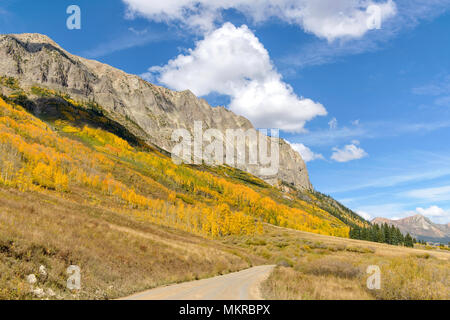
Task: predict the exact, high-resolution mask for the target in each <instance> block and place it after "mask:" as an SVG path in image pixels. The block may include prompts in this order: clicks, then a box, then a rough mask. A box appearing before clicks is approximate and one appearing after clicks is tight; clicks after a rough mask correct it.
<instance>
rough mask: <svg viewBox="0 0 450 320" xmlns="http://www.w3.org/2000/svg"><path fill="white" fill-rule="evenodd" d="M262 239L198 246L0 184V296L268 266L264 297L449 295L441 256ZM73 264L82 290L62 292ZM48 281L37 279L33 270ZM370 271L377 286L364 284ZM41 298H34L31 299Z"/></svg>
mask: <svg viewBox="0 0 450 320" xmlns="http://www.w3.org/2000/svg"><path fill="white" fill-rule="evenodd" d="M264 229H265V233H264V235H255V236H228V237H225V238H223V239H217V240H208V239H205V238H202V237H198V236H195V235H192V234H189V233H186V232H182V231H180V230H176V229H170V228H166V227H161V226H157V225H153V224H151V223H148V222H143V221H140V220H139V219H136V217H134V216H133V215H124V214H122V213H117V212H116V210H114V208H105V207H103V206H102V205H101V203H100V204H99V203H92V202H90V201H89V199H87V198H86V197H85V196H84V195H82V194H76V193H71V194H70V195H61V194H57V193H54V192H51V191H49V192H36V193H33V192H27V193H22V192H20V191H17V190H15V189H9V188H0V288H1V289H0V299H37V298H38V297H36V296H35V295H33V294H32V293H31V292H30V289H31V288H30V284H29V283H28V282H27V279H26V276H27V275H29V274H36V275H37V276H38V283H37V284H36V285H35V286H36V287H39V288H42V289H44V290H45V292H47V291H48V289H51V290H52V291H53V292H54V293H55V296H46V297H45V298H50V299H114V298H118V297H122V296H126V295H129V294H132V293H135V292H139V291H142V290H145V289H149V288H153V287H157V286H161V285H165V284H169V283H177V282H182V281H189V280H194V279H199V278H205V277H210V276H214V275H218V274H224V273H228V272H233V271H237V270H241V269H244V268H247V267H250V266H253V265H260V264H272V263H276V264H278V267H277V268H276V269H275V271H274V272H273V274H272V275H271V276H270V277H269V279H268V280H267V281H266V282H264V283H263V285H262V288H261V289H262V292H263V295H264V297H265V298H267V299H449V298H450V293H449V288H450V284H449V279H450V275H449V273H450V268H449V258H450V253H449V252H448V251H438V250H424V249H411V248H404V247H395V246H390V245H385V244H378V243H371V242H366V241H359V240H352V239H344V238H337V237H331V236H324V235H318V234H313V233H307V232H301V231H295V230H290V229H284V228H279V227H273V226H271V225H268V224H267V225H264ZM72 264H74V265H79V266H80V268H81V271H82V288H81V290H79V291H70V290H68V289H67V288H66V279H67V277H68V275H67V274H66V268H67V267H68V266H69V265H72ZM41 265H43V266H45V267H46V269H47V272H48V275H47V276H45V277H43V276H40V275H39V267H40V266H41ZM368 265H379V266H380V268H381V270H382V278H381V279H382V282H381V283H382V288H381V290H368V289H367V288H366V285H365V283H366V279H367V276H368V275H367V274H366V272H365V271H366V268H367V266H368ZM41 298H42V297H41Z"/></svg>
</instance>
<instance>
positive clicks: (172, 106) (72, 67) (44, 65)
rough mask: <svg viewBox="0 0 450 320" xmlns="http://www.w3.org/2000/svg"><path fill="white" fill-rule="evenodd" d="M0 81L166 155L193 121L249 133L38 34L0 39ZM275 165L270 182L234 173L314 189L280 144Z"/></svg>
mask: <svg viewBox="0 0 450 320" xmlns="http://www.w3.org/2000/svg"><path fill="white" fill-rule="evenodd" d="M0 75H1V76H7V77H14V78H16V79H18V80H19V82H20V86H21V87H23V88H31V87H33V86H39V87H44V88H48V89H52V90H56V91H58V92H62V93H66V94H68V95H70V97H71V98H72V99H74V100H79V101H93V102H95V103H96V104H98V105H100V106H101V108H102V110H104V111H105V113H106V116H107V117H108V118H110V119H112V120H114V121H116V122H118V123H120V124H121V125H122V126H124V127H125V128H126V129H127V130H129V131H130V132H132V133H133V134H134V135H135V136H136V137H138V138H140V139H142V140H144V141H145V142H147V143H149V144H152V145H155V146H157V147H159V148H161V149H164V150H166V151H171V150H172V148H173V146H174V144H175V142H173V141H172V139H171V135H172V132H173V131H174V130H175V129H180V128H184V129H187V130H188V131H190V132H191V133H193V131H194V121H201V122H202V124H203V129H207V128H214V129H218V130H220V131H221V132H225V130H227V129H244V130H247V129H250V128H253V125H252V124H251V122H250V121H249V120H247V119H246V118H244V117H242V116H239V115H236V114H234V113H233V112H231V111H229V110H227V109H226V108H224V107H211V106H210V105H208V103H207V102H206V101H205V100H204V99H199V98H197V97H196V96H195V95H194V94H193V93H191V92H190V91H183V92H175V91H172V90H169V89H166V88H163V87H160V86H156V85H153V84H151V83H148V82H147V81H145V80H143V79H141V78H140V77H138V76H136V75H131V74H127V73H125V72H123V71H121V70H118V69H116V68H113V67H111V66H108V65H106V64H102V63H100V62H97V61H93V60H88V59H84V58H81V57H78V56H75V55H72V54H70V53H68V52H67V51H65V50H64V49H62V48H61V47H60V46H59V45H58V44H56V43H55V42H54V41H52V40H51V39H49V38H48V37H47V36H44V35H40V34H17V35H1V36H0ZM265 139H270V138H269V137H265ZM225 143H227V142H225ZM279 164H280V165H279V167H280V169H279V170H278V173H277V174H274V175H269V176H268V175H264V174H261V173H260V171H259V169H260V168H259V167H258V166H254V165H245V166H238V165H236V167H239V169H243V170H244V171H247V172H250V173H252V174H254V175H256V176H259V177H260V178H262V179H264V180H265V181H267V182H269V183H271V184H278V183H280V182H284V183H287V184H288V185H292V186H295V187H296V188H298V189H312V186H311V183H310V181H309V177H308V172H307V169H306V165H305V163H304V161H303V159H302V158H301V156H300V155H299V154H298V153H297V152H296V151H294V150H293V149H292V148H291V147H290V145H289V144H288V143H286V142H285V141H283V140H281V142H280V160H279Z"/></svg>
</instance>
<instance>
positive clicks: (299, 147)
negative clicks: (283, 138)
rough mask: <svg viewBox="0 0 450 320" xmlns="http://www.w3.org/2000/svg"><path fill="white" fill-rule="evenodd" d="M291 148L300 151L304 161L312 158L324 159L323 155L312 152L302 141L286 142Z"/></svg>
mask: <svg viewBox="0 0 450 320" xmlns="http://www.w3.org/2000/svg"><path fill="white" fill-rule="evenodd" d="M288 143H289V144H290V145H291V147H292V149H294V150H295V151H297V152H298V153H300V155H301V156H302V159H303V160H304V161H305V162H309V161H313V160H317V159H324V157H323V155H321V154H320V153H315V152H313V151H312V150H311V149H310V148H308V147H307V146H305V145H304V144H302V143H290V142H288Z"/></svg>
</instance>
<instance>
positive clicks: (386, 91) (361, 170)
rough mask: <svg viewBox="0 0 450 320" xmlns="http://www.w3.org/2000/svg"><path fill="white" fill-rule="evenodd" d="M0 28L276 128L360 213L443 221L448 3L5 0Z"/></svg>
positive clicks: (446, 214) (448, 178)
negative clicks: (32, 35) (77, 18)
mask: <svg viewBox="0 0 450 320" xmlns="http://www.w3.org/2000/svg"><path fill="white" fill-rule="evenodd" d="M72 4H75V5H78V6H79V7H80V8H81V23H82V25H81V30H68V29H67V27H66V20H67V18H68V14H66V9H67V7H68V6H69V5H72ZM370 6H376V7H377V8H378V9H379V11H376V13H373V11H370V10H369V9H368V8H369V7H370ZM371 12H372V13H371ZM374 17H376V18H377V19H378V18H379V19H378V21H379V22H380V28H379V29H378V28H370V26H369V24H368V23H367V20H368V19H372V18H374ZM0 32H1V33H23V32H37V33H43V34H46V35H48V36H49V37H51V38H52V39H53V40H55V41H56V42H57V43H59V44H60V45H61V46H62V47H63V48H65V49H66V50H68V51H69V52H71V53H74V54H78V55H81V56H84V57H88V58H93V59H96V60H100V61H102V62H104V63H107V64H110V65H112V66H115V67H117V68H120V69H122V70H124V71H126V72H129V73H133V74H138V75H142V76H143V77H145V78H146V79H147V80H149V81H152V82H155V83H158V84H160V85H164V86H167V87H169V88H172V89H176V90H183V89H190V90H191V91H193V92H194V93H196V94H197V95H200V96H204V97H205V98H206V99H207V100H208V101H209V102H210V103H211V104H212V105H226V106H227V107H229V108H230V109H231V110H233V111H234V112H237V113H240V114H243V115H245V116H246V117H248V118H249V119H250V120H252V122H253V123H254V124H255V125H257V126H258V127H278V128H281V129H282V134H281V136H282V137H283V138H285V139H286V140H288V141H289V142H290V143H292V144H293V146H294V148H295V149H297V150H298V151H299V152H301V153H302V155H303V156H304V158H305V159H306V160H308V162H307V166H308V169H309V174H310V178H311V181H312V183H313V185H314V186H315V188H316V189H317V190H319V191H321V192H324V193H327V194H330V195H332V196H333V197H334V198H336V199H338V200H340V201H342V202H343V203H344V204H345V205H347V206H349V207H350V208H351V209H353V210H355V211H357V212H361V214H362V215H368V216H370V217H371V218H373V217H376V216H384V217H389V218H401V217H405V216H408V215H412V214H416V213H421V214H424V215H426V216H428V217H429V218H430V219H431V220H433V221H435V222H440V223H449V222H450V147H449V141H450V59H449V57H450V0H380V1H376V0H373V1H371V0H298V1H293V0H277V1H275V0H262V1H258V2H256V1H250V0H232V1H230V0H227V1H225V0H214V1H206V0H179V1H166V2H160V3H157V2H156V1H147V0H110V1H100V0H98V1H85V0H78V1H77V0H72V1H65V0H59V1H52V0H48V1H44V0H43V1H34V2H32V1H25V0H2V2H0Z"/></svg>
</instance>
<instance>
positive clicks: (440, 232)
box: [372, 214, 450, 242]
mask: <svg viewBox="0 0 450 320" xmlns="http://www.w3.org/2000/svg"><path fill="white" fill-rule="evenodd" d="M372 223H373V224H384V223H387V224H388V225H393V226H395V227H397V228H399V229H400V231H401V232H402V233H404V234H406V233H409V234H411V235H412V236H414V237H416V238H418V239H422V240H427V241H432V242H433V241H435V242H448V241H450V225H449V224H437V223H434V222H432V221H431V220H430V219H428V218H427V217H424V216H423V215H420V214H417V215H414V216H411V217H407V218H403V219H399V220H390V219H386V218H375V219H373V220H372Z"/></svg>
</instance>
